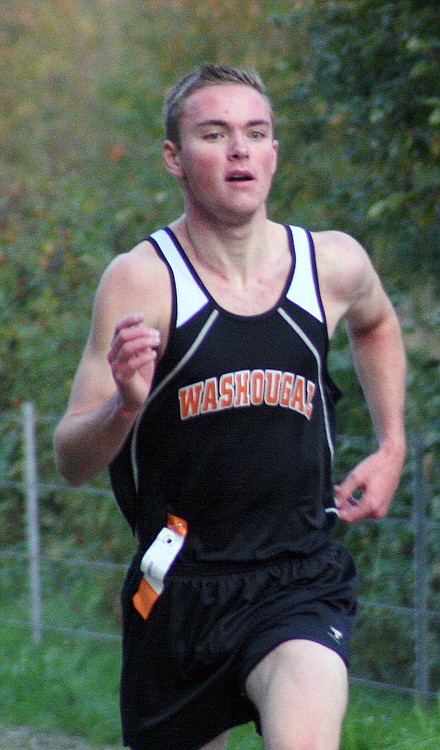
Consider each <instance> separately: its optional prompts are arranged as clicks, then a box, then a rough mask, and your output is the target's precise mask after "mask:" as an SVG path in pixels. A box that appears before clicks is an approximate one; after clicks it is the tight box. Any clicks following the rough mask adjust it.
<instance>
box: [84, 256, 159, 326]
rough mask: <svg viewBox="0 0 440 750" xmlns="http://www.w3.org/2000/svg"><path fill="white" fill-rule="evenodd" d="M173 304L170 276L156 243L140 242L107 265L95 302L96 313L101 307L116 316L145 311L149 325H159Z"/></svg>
mask: <svg viewBox="0 0 440 750" xmlns="http://www.w3.org/2000/svg"><path fill="white" fill-rule="evenodd" d="M170 305H171V286H170V277H169V273H168V270H167V267H166V265H165V263H164V262H163V261H162V260H161V259H160V258H159V256H158V255H157V252H156V250H155V248H154V247H153V245H151V243H149V242H147V241H143V242H140V243H139V244H138V245H136V246H135V247H134V248H133V249H132V250H130V251H129V252H127V253H121V254H120V255H118V256H116V258H114V259H113V261H112V262H111V263H110V264H109V266H108V267H107V268H106V270H105V272H104V274H103V276H102V278H101V281H100V284H99V287H98V290H97V294H96V301H95V312H96V313H98V314H99V311H100V309H102V311H103V313H104V314H105V315H108V313H109V310H110V309H111V315H110V317H111V319H112V323H113V322H114V319H116V320H120V319H121V318H122V317H124V316H126V315H129V314H130V313H133V312H143V313H145V316H146V321H147V323H148V325H151V326H156V327H160V325H159V324H160V322H161V321H163V319H164V318H166V317H167V312H168V311H169V310H170Z"/></svg>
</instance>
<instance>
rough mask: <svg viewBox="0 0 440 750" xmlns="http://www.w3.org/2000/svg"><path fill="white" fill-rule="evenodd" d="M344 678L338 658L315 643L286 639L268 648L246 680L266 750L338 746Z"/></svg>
mask: <svg viewBox="0 0 440 750" xmlns="http://www.w3.org/2000/svg"><path fill="white" fill-rule="evenodd" d="M347 682H348V681H347V669H346V666H345V664H344V662H343V660H342V659H341V657H340V656H338V654H336V653H335V652H334V651H332V650H331V649H329V648H327V647H326V646H321V645H320V644H319V643H314V642H313V641H307V640H291V641H285V642H284V643H282V644H280V645H279V646H277V648H275V649H274V650H273V651H271V652H270V653H269V654H268V655H267V656H266V657H265V658H264V659H263V660H262V661H261V662H260V663H259V664H258V665H257V666H256V667H255V668H254V669H253V671H252V672H251V673H250V674H249V676H248V678H247V680H246V691H247V694H248V696H249V697H250V698H251V700H252V701H253V702H254V704H255V705H256V707H257V709H258V711H259V713H260V719H261V728H262V734H263V739H264V742H265V748H266V750H299V749H300V748H304V747H307V748H313V750H337V749H338V747H339V739H340V732H341V726H342V721H343V718H344V714H345V710H346V706H347Z"/></svg>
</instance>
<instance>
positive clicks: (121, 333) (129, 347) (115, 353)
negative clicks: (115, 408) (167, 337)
mask: <svg viewBox="0 0 440 750" xmlns="http://www.w3.org/2000/svg"><path fill="white" fill-rule="evenodd" d="M144 319H145V315H144V314H143V313H134V314H132V315H128V316H127V317H126V318H123V320H121V321H120V323H118V325H117V326H116V328H115V332H114V336H113V340H112V343H111V347H110V351H109V353H108V357H107V359H108V361H109V363H110V366H111V368H112V373H113V378H114V380H115V383H116V385H117V388H118V391H119V393H120V395H121V398H122V402H123V404H124V406H126V407H129V408H137V407H141V406H142V404H143V403H144V402H145V400H146V399H147V397H148V395H149V393H150V390H151V384H152V381H153V377H154V371H155V367H156V359H157V348H158V346H159V344H160V332H159V331H158V330H156V329H155V328H150V327H149V326H146V325H145V324H144Z"/></svg>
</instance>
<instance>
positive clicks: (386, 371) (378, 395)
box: [335, 299, 406, 523]
mask: <svg viewBox="0 0 440 750" xmlns="http://www.w3.org/2000/svg"><path fill="white" fill-rule="evenodd" d="M348 332H349V338H350V343H351V347H352V352H353V359H354V363H355V367H356V371H357V374H358V377H359V381H360V383H361V386H362V389H363V391H364V394H365V398H366V400H367V404H368V407H369V411H370V414H371V418H372V421H373V425H374V428H375V432H376V435H377V438H378V440H379V449H378V450H377V452H376V453H373V454H372V455H371V456H369V457H368V458H366V459H365V460H364V461H362V462H361V463H360V464H358V465H357V466H356V467H355V468H354V469H353V470H352V471H351V472H350V473H349V474H348V476H347V477H346V479H345V480H344V481H343V482H342V483H341V484H340V485H339V487H338V488H337V489H336V493H335V497H336V500H337V502H338V504H339V516H340V518H341V520H343V521H346V522H347V523H353V522H354V521H359V520H361V519H364V518H383V517H384V516H385V515H386V514H387V512H388V510H389V507H390V505H391V502H392V500H393V497H394V495H395V492H396V490H397V487H398V484H399V480H400V475H401V473H402V469H403V464H404V461H405V454H406V443H405V426H404V404H405V375H406V362H405V353H404V347H403V343H402V336H401V332H400V326H399V322H398V320H397V316H396V314H395V312H394V310H393V309H392V307H391V303H390V302H389V301H388V300H387V299H386V301H385V303H384V311H383V314H382V316H381V317H380V318H379V320H378V321H377V323H376V324H375V325H374V326H373V327H371V328H367V329H366V330H362V329H357V328H355V327H350V324H349V327H348ZM356 491H358V492H359V491H360V492H361V495H362V499H361V501H360V502H358V503H356V504H353V502H352V501H351V498H352V495H353V493H354V492H356Z"/></svg>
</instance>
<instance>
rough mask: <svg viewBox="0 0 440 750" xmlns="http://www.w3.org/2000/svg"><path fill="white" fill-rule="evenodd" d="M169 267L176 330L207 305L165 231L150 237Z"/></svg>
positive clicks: (197, 285)
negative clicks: (172, 279) (174, 305)
mask: <svg viewBox="0 0 440 750" xmlns="http://www.w3.org/2000/svg"><path fill="white" fill-rule="evenodd" d="M151 239H153V240H154V241H155V242H156V243H157V245H158V246H159V248H160V250H161V251H162V253H163V255H164V257H165V258H166V260H167V262H168V263H169V265H170V268H171V271H172V273H173V276H174V283H175V288H176V298H177V299H176V304H177V319H176V328H179V327H180V326H183V325H184V323H186V322H187V321H188V320H190V319H191V318H193V317H194V315H196V313H198V312H199V310H201V309H202V308H203V307H205V305H206V304H207V303H208V297H207V296H206V294H205V293H204V291H203V289H202V288H201V287H200V286H199V284H198V283H197V281H196V279H195V278H194V276H193V275H192V273H191V271H190V269H189V267H188V266H187V264H186V263H185V260H184V258H183V257H182V255H181V253H180V252H179V250H178V248H177V247H176V245H175V243H174V242H173V240H172V238H171V237H170V235H169V234H168V232H167V231H166V230H165V229H158V230H157V231H156V232H154V233H153V234H152V235H151Z"/></svg>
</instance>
